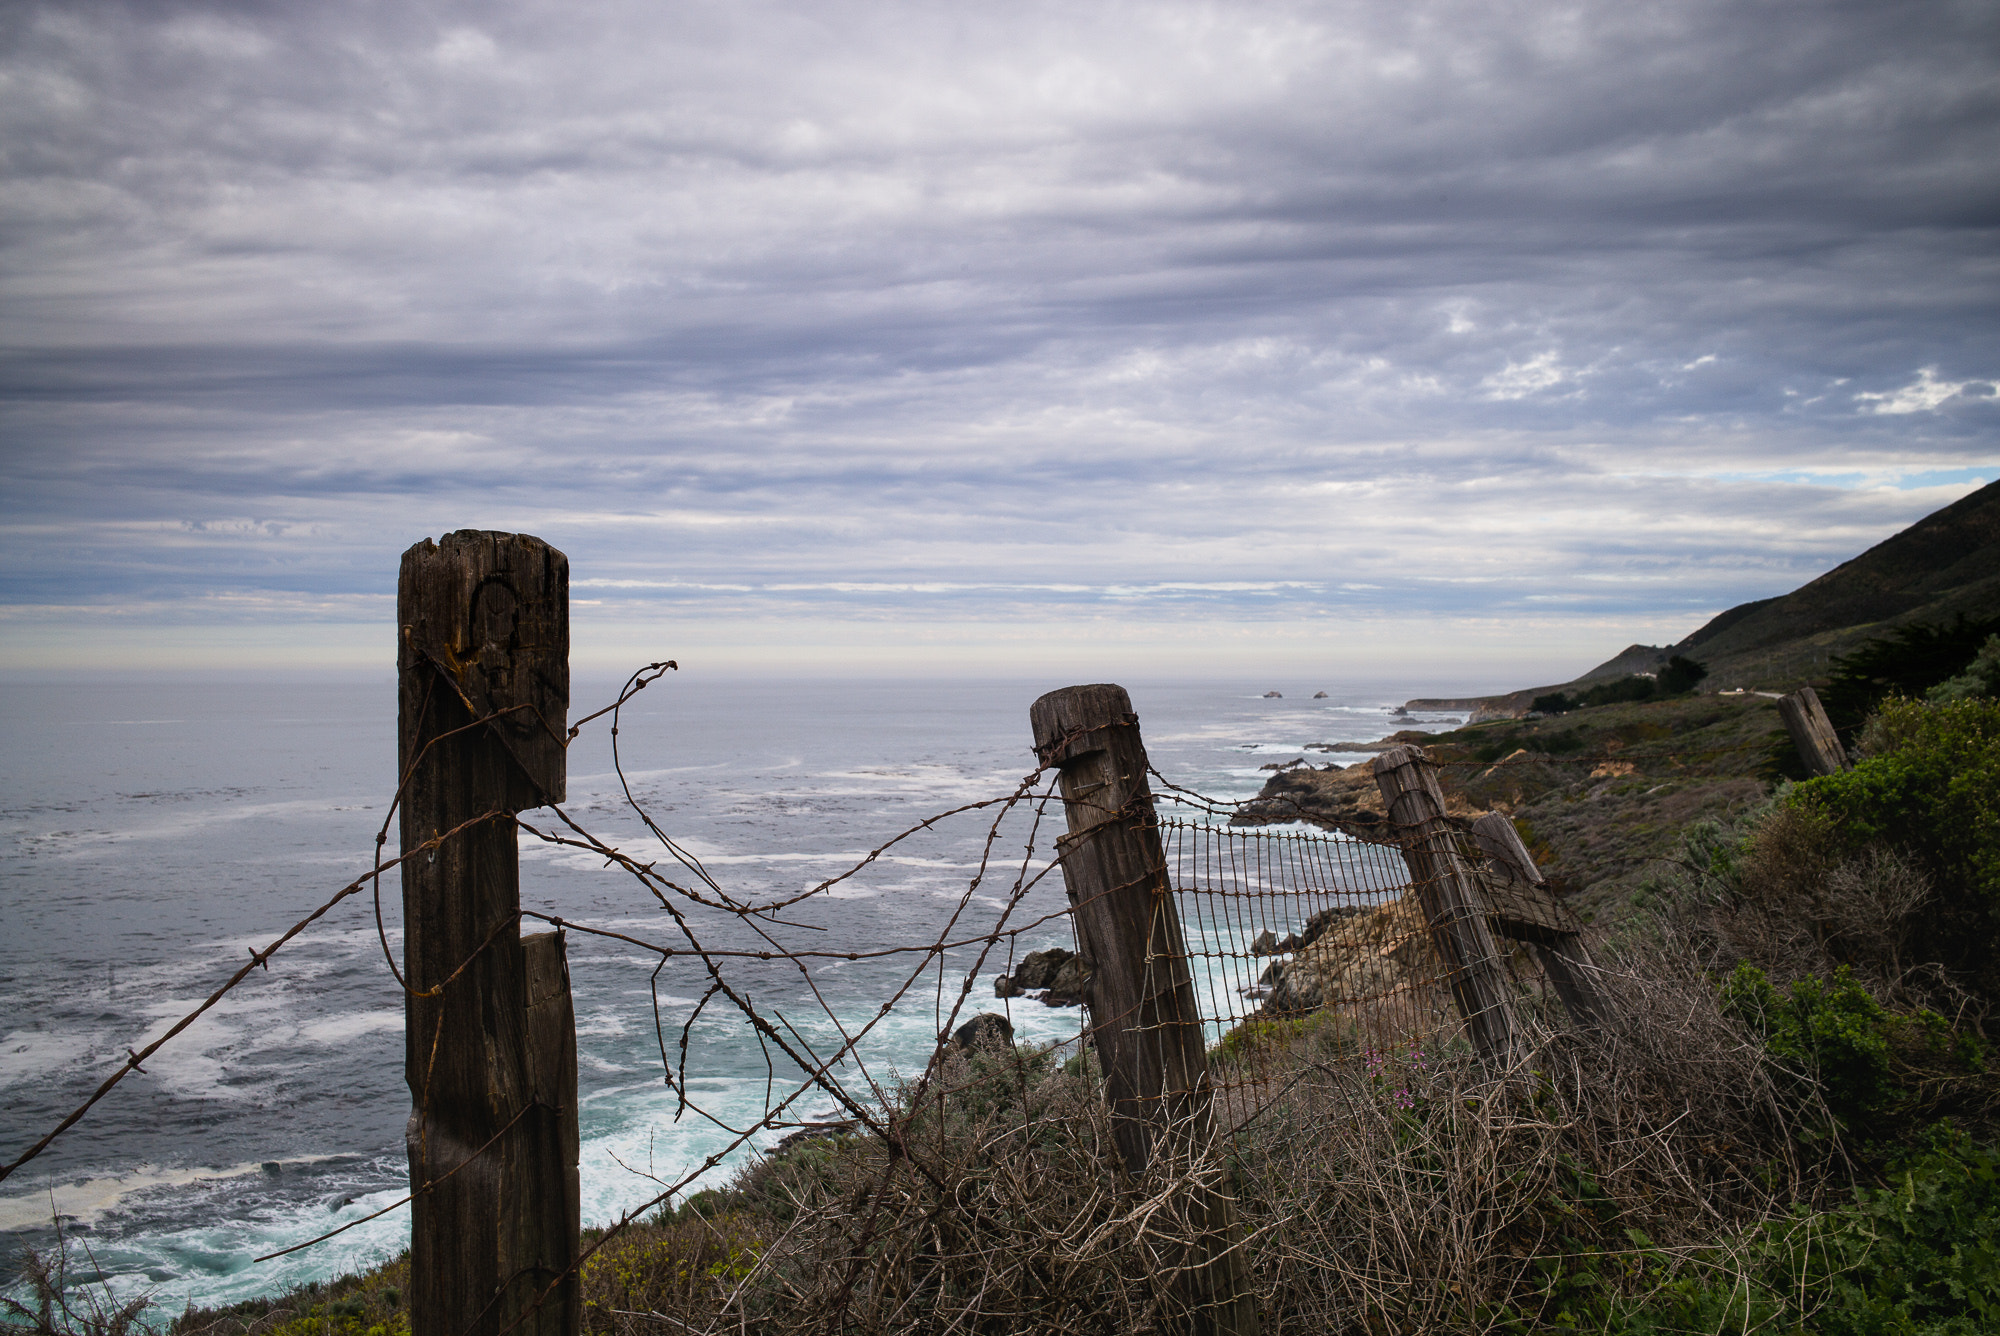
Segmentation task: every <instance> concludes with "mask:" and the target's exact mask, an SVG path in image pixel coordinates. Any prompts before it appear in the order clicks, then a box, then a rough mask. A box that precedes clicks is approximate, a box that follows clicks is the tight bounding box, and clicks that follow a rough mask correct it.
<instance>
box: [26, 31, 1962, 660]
mask: <svg viewBox="0 0 2000 1336" xmlns="http://www.w3.org/2000/svg"><path fill="white" fill-rule="evenodd" d="M1996 46H2000V24H1996V23H1995V22H1994V20H1993V11H1992V8H1991V4H1990V0H1968V2H1966V3H1956V4H1953V3H1924V2H1922V0H1917V2H1914V3H1898V4H1884V3H1881V2H1880V0H1869V2H1868V3H1850V4H1841V3H1685V2H1681V0H1665V2H1664V3H1657V4H1647V5H1635V4H1632V3H1630V0H1617V2H1616V3H1613V2H1611V0H1603V2H1602V3H1600V2H1599V0H1585V2H1584V3H1563V4H1557V3H1515V4H1508V3H1505V2H1504V0H1502V2H1500V3H1495V2H1494V0H1480V3H1429V2H1427V0H1355V2H1352V3H1335V4H1285V3H1242V4H1233V5H1231V4H1179V3H1126V4H1104V5H1076V4H1073V3H1065V4H1053V3H1052V4H999V5H967V4H964V3H951V4H943V3H940V4H928V5H926V4H899V3H890V2H887V0H873V2H872V3H866V4H841V3H837V2H832V3H830V2H829V0H814V3H810V4H807V3H798V4H755V3H726V4H724V3H716V4H672V3H665V4H663V3H634V4H625V5H621V4H615V3H612V4H560V5H559V4H554V3H539V4H523V3H508V2H507V0H501V2H500V3H483V4H477V5H472V4H468V5H464V6H452V5H423V4H409V3H394V4H391V3H382V4H368V5H363V4H339V3H332V4H325V5H301V4H297V3H271V4H256V3H242V4H214V5H198V4H174V3H165V2H162V0H147V2H146V3H135V4H131V5H111V4H90V3H75V2H74V0H72V2H71V3H65V4H61V5H51V6H37V5H34V4H31V3H18V2H17V3H14V4H10V5H8V6H5V7H4V8H0V155H4V163H5V168H4V180H0V247H4V249H0V433H4V440H0V470H3V471H4V476H0V507H4V510H0V523H3V524H4V529H0V639H3V640H4V643H0V666H13V667H17V668H19V667H26V668H40V669H44V670H46V669H48V668H51V667H62V668H68V667H76V666H89V665H93V664H95V665H104V664H112V663H120V664H128V665H132V666H141V667H145V666H200V665H203V664H209V663H213V664H221V665H239V666H257V665H276V664H283V663H315V664H328V663H343V664H354V663H380V664H385V665H386V664H387V663H388V662H389V661H390V658H391V656H392V655H393V644H392V629H391V628H392V624H393V606H394V587H395V572H396V566H397V558H398V554H399V553H400V552H401V551H402V549H403V548H405V547H406V546H408V545H409V544H410V543H412V542H414V541H416V540H417V539H419V538H422V537H425V536H435V535H438V534H441V533H443V532H446V531H448V530H451V529H455V528H461V527H476V528H499V529H516V530H524V531H527V532H532V533H536V534H539V535H541V536H542V537H544V538H547V539H548V540H549V541H551V542H553V543H554V544H556V545H557V546H558V547H561V548H562V549H563V550H565V551H566V552H567V553H568V554H569V557H570V561H571V572H572V580H573V590H574V594H575V597H576V600H577V604H576V607H575V613H574V616H575V629H576V638H577V649H578V656H579V660H580V661H582V662H585V663H592V664H602V665H606V666H608V665H611V664H613V663H618V662H623V661H625V660H627V659H637V660H643V659H644V658H649V657H655V656H656V655H673V656H676V657H678V658H681V659H682V660H683V661H693V662H699V663H703V664H708V665H712V666H717V667H726V668H741V667H757V666H764V667H774V668H782V669H785V670H787V671H793V670H797V671H814V670H832V669H838V670H842V671H846V670H852V669H856V668H860V669H870V670H895V671H950V672H975V671H984V670H994V671H1008V672H1014V671H1033V672H1038V673H1040V672H1048V673H1054V674H1057V675H1062V674H1065V673H1067V672H1070V671H1074V672H1076V673H1077V674H1080V675H1081V674H1086V673H1099V672H1103V673H1110V672H1124V673H1126V674H1127V675H1129V676H1139V675H1142V674H1152V675H1156V676H1157V675H1159V674H1161V673H1165V672H1185V673H1208V672H1229V673H1236V672H1249V673H1252V674H1253V675H1254V674H1257V673H1262V672H1265V671H1266V670H1268V671H1269V672H1270V673H1272V674H1276V673H1278V672H1280V670H1282V671H1283V672H1284V673H1285V674H1287V675H1292V676H1295V675H1297V674H1304V675H1306V676H1308V677H1314V679H1315V680H1318V678H1325V679H1326V681H1327V682H1329V683H1333V684H1335V685H1337V684H1338V682H1340V681H1343V680H1354V679H1364V678H1365V679H1386V678H1399V679H1402V678H1406V679H1408V680H1410V681H1411V682H1413V683H1416V682H1422V683H1424V684H1427V685H1442V684H1446V683H1458V684H1460V685H1461V686H1462V687H1464V688H1467V689H1470V688H1474V687H1491V688H1497V687H1505V686H1517V685H1522V684H1523V680H1517V679H1524V680H1550V679H1554V678H1561V677H1566V676H1568V675H1570V674H1572V673H1574V672H1576V671H1580V670H1581V669H1583V668H1585V667H1588V666H1589V665H1590V664H1592V663H1594V662H1596V661H1598V660H1600V659H1602V658H1605V657H1608V656H1609V655H1610V654H1611V653H1613V652H1615V651H1616V650H1618V649H1620V648H1622V647H1623V646H1624V645H1625V644H1627V643H1628V642H1630V641H1633V640H1646V641H1651V642H1664V641H1670V640H1673V639H1677V638H1679V637H1680V636H1682V635H1684V634H1686V633H1687V632H1688V631H1691V630H1692V629H1694V627H1695V626H1697V625H1699V624H1700V623H1701V622H1702V621H1703V620H1705V619H1706V618H1707V617H1708V616H1710V615H1712V614H1713V613H1715V612H1717V611H1719V610H1721V609H1722V608H1724V607H1727V606H1729V605H1731V604H1734V603H1737V602H1740V601H1743V600H1745V599H1750V598H1758V597H1764V596H1767V595H1771V594H1777V593H1782V592H1785V591H1787V590H1789V589H1791V588H1794V587H1796V586H1797V585H1798V584H1800V583H1803V582H1804V581H1805V580H1807V579H1809V578H1810V577H1812V576H1813V575H1816V574H1818V573H1819V572H1820V571H1822V570H1824V569H1826V568H1828V567H1829V566H1831V565H1833V564H1835V563H1837V562H1839V561H1841V560H1844V559H1846V558H1847V557H1850V556H1852V555H1854V554H1855V553H1857V552H1859V551H1860V550H1862V549H1863V548H1865V547H1867V546H1868V545H1870V544H1871V543H1874V542H1877V541H1879V540H1880V539H1882V538H1884V537H1886V536H1888V535H1889V534H1890V533H1893V532H1894V531H1895V530H1897V529H1899V528H1901V527H1903V526H1905V525H1907V524H1908V523H1910V522H1911V521H1913V520H1915V519H1917V518H1918V517H1920V516H1922V515H1924V514H1926V513H1928V512H1929V511H1932V510H1935V509H1936V508H1938V507H1939V506H1942V505H1945V504H1947V503H1948V502H1950V501H1952V500H1954V499H1956V498H1957V497H1959V496H1961V495H1963V494H1965V493H1966V492H1967V491H1969V490H1971V489H1972V488H1974V487H1975V486H1977V485H1978V484H1979V483H1980V482H1982V481H1987V480H1991V479H1992V478H1994V477H1995V476H1996V473H2000V468H1996V459H2000V399H1996V395H1995V388H1994V386H1995V379H1996V377H2000V291H1997V290H1996V289H2000V284H1997V283H1996V269H2000V246H1996V244H1995V243H1996V229H1997V228H2000V166H1996V165H2000V58H1996V57H2000V51H1996ZM1274 680H1275V679H1274ZM1287 680H1291V676H1288V677H1287Z"/></svg>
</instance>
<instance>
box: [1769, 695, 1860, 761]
mask: <svg viewBox="0 0 2000 1336" xmlns="http://www.w3.org/2000/svg"><path fill="white" fill-rule="evenodd" d="M1778 717H1779V718H1780V719H1782V720H1784V721H1785V731H1786V732H1787V733H1790V734H1791V735H1792V745H1793V746H1794V747H1797V748H1798V749H1799V759H1800V760H1802V761H1804V762H1805V763H1806V769H1808V770H1810V771H1812V772H1813V774H1814V775H1837V774H1839V773H1840V772H1841V771H1843V770H1845V769H1847V749H1846V748H1844V747H1842V746H1841V745H1840V735H1839V734H1838V733H1835V732H1834V731H1833V721H1832V720H1831V719H1828V718H1827V717H1826V707H1825V706H1823V705H1821V704H1820V703H1819V693H1818V692H1817V691H1814V690H1813V689H1812V688H1811V687H1800V688H1799V689H1798V690H1797V691H1794V692H1793V693H1792V694H1791V695H1789V696H1780V697H1779V698H1778Z"/></svg>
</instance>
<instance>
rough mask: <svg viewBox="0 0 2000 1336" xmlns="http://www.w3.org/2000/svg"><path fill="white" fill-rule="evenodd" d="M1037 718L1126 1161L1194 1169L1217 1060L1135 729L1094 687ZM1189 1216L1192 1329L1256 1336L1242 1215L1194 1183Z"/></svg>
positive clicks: (1100, 1052) (1115, 694)
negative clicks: (1059, 803) (1059, 801)
mask: <svg viewBox="0 0 2000 1336" xmlns="http://www.w3.org/2000/svg"><path fill="white" fill-rule="evenodd" d="M1028 718H1029V722H1030V724H1031V725H1032V726H1033V729H1034V738H1035V754H1036V755H1037V756H1038V757H1039V758H1040V760H1041V762H1042V764H1043V765H1050V766H1055V767H1057V769H1058V773H1059V782H1060V785H1061V788H1062V796H1063V810H1064V813H1065V816H1066V817H1067V823H1068V832H1067V833H1066V834H1064V835H1062V836H1060V837H1058V839H1057V841H1056V847H1057V854H1058V857H1059V858H1060V859H1061V861H1062V869H1063V883H1064V885H1065V887H1066V888H1067V889H1068V892H1069V901H1070V907H1071V912H1072V915H1073V917H1074V920H1075V924H1076V937H1077V948H1078V951H1079V953H1080V954H1081V955H1082V956H1083V962H1084V968H1085V970H1086V976H1085V979H1084V1001H1085V1003H1086V1004H1087V1005H1088V1007H1089V1009H1090V1039H1091V1044H1092V1047H1093V1048H1094V1049H1095V1051H1096V1053H1097V1060H1098V1065H1099V1067H1100V1068H1101V1069H1102V1070H1103V1073H1104V1095H1105V1100H1106V1102H1107V1103H1108V1104H1109V1105H1110V1107H1111V1111H1112V1129H1113V1135H1114V1136H1115V1137H1116V1139H1117V1144H1118V1150H1119V1153H1120V1154H1121V1156H1122V1157H1123V1158H1124V1161H1125V1165H1126V1168H1127V1169H1129V1170H1130V1171H1131V1172H1132V1174H1133V1175H1134V1176H1137V1175H1139V1174H1141V1173H1143V1172H1145V1170H1146V1168H1147V1167H1148V1165H1151V1164H1157V1163H1165V1164H1168V1165H1181V1164H1193V1163H1194V1161H1195V1160H1196V1159H1197V1158H1198V1157H1200V1156H1201V1155H1203V1154H1204V1153H1206V1152H1207V1151H1208V1150H1209V1149H1210V1147H1211V1141H1212V1138H1213V1136H1214V1129H1213V1122H1212V1118H1211V1110H1210V1103H1211V1099H1212V1090H1211V1087H1210V1083H1209V1075H1208V1056H1207V1050H1206V1048H1205V1046H1204V1044H1203V1035H1202V1021H1201V1012H1200V1009H1199V1007H1198V1006H1197V1005H1196V998H1195V989H1194V980H1193V977H1192V975H1191V974H1190V972H1189V969H1188V951H1187V943H1186V940H1185V939H1184V937H1183V936H1182V933H1181V924H1180V915H1179V912H1178V911H1177V910H1176V909H1175V907H1174V896H1173V887H1172V885H1171V884H1170V881H1169V879H1168V876H1167V860H1166V851H1165V849H1164V848H1163V847H1162V845H1161V842H1160V831H1159V818H1158V817H1157V815H1156V814H1155V813H1154V810H1153V792H1152V787H1151V785H1149V784H1148V783H1147V780H1146V771H1147V765H1146V748H1145V745H1144V743H1143V742H1142V741H1141V740H1140V737H1139V716H1138V715H1136V714H1134V713H1133V711H1132V701H1131V698H1130V697H1129V696H1127V695H1126V694H1125V689H1124V688H1123V687H1119V686H1112V685H1109V684H1099V685H1095V686H1075V687H1065V688H1064V689H1062V690H1061V691H1051V692H1050V693H1049V694H1047V695H1046V696H1043V697H1042V698H1041V699H1040V700H1037V701H1036V702H1035V703H1034V705H1033V706H1031V707H1030V709H1029V711H1028ZM1210 1182H1212V1180H1210ZM1185 1206H1186V1218H1187V1220H1188V1221H1189V1225H1190V1231H1189V1232H1190V1233H1191V1235H1193V1236H1194V1237H1193V1242H1192V1246H1191V1248H1190V1250H1189V1254H1188V1255H1187V1256H1186V1257H1184V1258H1182V1259H1180V1261H1179V1262H1178V1265H1177V1268H1176V1270H1175V1272H1174V1278H1173V1282H1172V1283H1173V1287H1174V1290H1175V1297H1176V1299H1177V1301H1178V1303H1179V1305H1180V1307H1181V1308H1182V1309H1183V1310H1184V1312H1185V1317H1186V1325H1185V1326H1184V1328H1183V1330H1186V1331H1188V1332H1190V1333H1196V1334H1198V1336H1211V1334H1213V1336H1252V1334H1253V1333H1255V1332H1256V1331H1257V1330H1258V1319H1257V1304H1256V1298H1255V1295H1254V1293H1253V1291H1252V1288H1251V1284H1250V1271H1249V1265H1248V1261H1247V1259H1246V1258H1245V1256H1244V1240H1243V1237H1242V1230H1241V1228H1240V1227H1239V1226H1238V1224H1237V1220H1236V1205H1235V1202H1234V1201H1233V1200H1232V1199H1231V1198H1230V1197H1229V1196H1228V1195H1227V1194H1225V1193H1223V1192H1222V1191H1220V1190H1219V1189H1217V1188H1215V1187H1213V1186H1211V1185H1209V1183H1208V1182H1203V1181H1200V1180H1196V1179H1191V1180H1190V1182H1189V1187H1188V1189H1187V1198H1186V1200H1185Z"/></svg>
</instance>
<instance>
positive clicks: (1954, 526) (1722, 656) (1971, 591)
mask: <svg viewBox="0 0 2000 1336" xmlns="http://www.w3.org/2000/svg"><path fill="white" fill-rule="evenodd" d="M1961 616H1963V617H1967V618H1973V619H1979V618H1987V617H1995V616H2000V482H1993V483H1988V484H1987V485H1986V486H1984V487H1982V488H1980V489H1979V490H1978V491H1976V492H1974V493H1972V495H1970V496H1966V497H1962V498H1960V499H1959V500H1957V501H1954V502H1952V503H1951V504H1950V505H1948V506H1946V507H1945V508H1944V509H1943V510H1940V511H1937V512H1935V513H1933V514H1930V515H1926V516H1925V517H1924V518H1923V519H1921V520H1918V521H1917V522H1916V523H1915V524H1912V525H1911V526H1910V527H1909V528H1907V529H1905V530H1903V531H1902V532H1901V533H1899V534H1897V535H1895V536H1894V537H1892V538H1887V539H1884V540H1883V541H1882V542H1880V543H1877V544H1876V545H1875V546H1874V547H1871V548H1869V549H1868V550H1867V551H1866V552H1863V553H1862V554H1861V555H1860V556H1858V557H1855V558H1854V559H1853V560H1852V561H1845V562H1842V563H1841V564H1840V565H1838V566H1836V567H1834V568H1833V569H1832V570H1830V571H1828V572H1827V573H1826V574H1825V575H1822V576H1820V577H1819V578H1818V579H1816V580H1813V581H1812V582H1811V583H1809V584H1806V585H1803V586H1801V587H1800V588H1798V589H1795V590H1793V591H1792V592H1791V593H1789V594H1785V595H1783V596H1781V597H1778V598H1765V599H1758V600H1756V601H1755V602H1751V603H1742V604H1738V605H1737V606H1736V607H1733V608H1731V609H1729V610H1728V611H1727V612H1724V613H1722V614H1720V615H1719V616H1717V617H1715V618H1713V619H1711V620H1710V621H1709V622H1708V624H1707V625H1706V626H1703V627H1702V628H1701V629H1700V630H1698V631H1696V632H1695V633H1694V634H1693V635H1690V636H1689V637H1688V638H1687V639H1685V640H1683V641H1681V642H1679V643H1678V644H1674V645H1628V646H1627V647H1626V648H1625V649H1624V650H1622V651H1620V652H1619V653H1618V654H1617V655H1615V656H1614V657H1612V658H1610V659H1607V660H1605V661H1604V662H1603V663H1600V664H1599V665H1597V667H1595V668H1593V669H1591V670H1590V671H1589V672H1587V673H1585V674H1584V675H1583V676H1581V677H1579V678H1576V679H1575V680H1574V681H1570V682H1561V683H1556V684H1552V685H1550V686H1542V687H1529V688H1527V689H1526V690H1524V691H1510V692H1507V693H1506V694H1504V695H1499V696H1464V697H1453V698H1450V699H1443V698H1438V699H1424V700H1413V701H1410V702H1409V704H1408V706H1407V708H1409V709H1412V710H1467V711H1470V717H1469V718H1468V719H1467V721H1466V722H1467V723H1473V724H1477V723H1481V722H1483V721H1485V720H1488V719H1505V718H1516V717H1518V716H1520V715H1523V714H1526V713H1527V711H1528V706H1529V703H1530V702H1532V701H1533V700H1534V699H1535V697H1537V696H1546V695H1550V694H1553V693H1555V692H1558V691H1571V690H1574V689H1576V688H1578V687H1583V686H1588V685H1591V684H1592V683H1596V682H1607V681H1611V680H1614V679H1616V678H1620V677H1625V676H1628V675H1630V674H1632V673H1657V672H1658V671H1659V670H1660V669H1661V668H1662V667H1663V666H1664V665H1665V664H1666V662H1667V660H1668V659H1670V658H1672V657H1673V656H1674V655H1676V654H1681V655H1685V656H1687V657H1688V658H1690V659H1695V660H1697V661H1699V662H1701V663H1704V664H1706V665H1707V666H1708V677H1707V679H1706V680H1704V681H1703V682H1702V684H1701V689H1702V690H1704V691H1728V690H1734V689H1738V688H1748V689H1751V690H1790V689H1792V688H1793V687H1796V686H1799V685H1801V684H1803V683H1805V682H1809V681H1811V680H1813V679H1815V678H1817V677H1820V676H1822V675H1823V674H1824V673H1825V672H1826V670H1827V668H1828V665H1829V664H1831V662H1832V661H1833V660H1834V659H1835V658H1837V657H1838V656H1840V655H1842V654H1845V653H1847V652H1848V651H1849V650H1852V649H1854V648H1856V647H1857V646H1859V645H1860V644H1862V643H1863V642H1864V641H1868V640H1873V639H1875V638H1876V637H1877V636H1881V635H1884V634H1886V633H1887V632H1889V631H1893V630H1895V629H1896V628H1897V627H1901V626H1913V625H1925V626H1928V625H1936V624H1939V623H1947V622H1951V621H1953V620H1954V619H1956V618H1958V617H1961Z"/></svg>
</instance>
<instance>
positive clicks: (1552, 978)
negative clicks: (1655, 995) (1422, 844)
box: [1472, 812, 1611, 1025]
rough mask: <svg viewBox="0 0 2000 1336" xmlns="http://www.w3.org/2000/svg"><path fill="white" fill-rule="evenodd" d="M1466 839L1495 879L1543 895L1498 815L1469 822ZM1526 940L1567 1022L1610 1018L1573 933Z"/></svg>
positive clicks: (1537, 873)
mask: <svg viewBox="0 0 2000 1336" xmlns="http://www.w3.org/2000/svg"><path fill="white" fill-rule="evenodd" d="M1472 839H1473V842H1474V843H1475V844H1477V845H1478V846H1479V848H1480V851H1481V852H1482V853H1484V854H1485V855H1486V856H1487V862H1488V865H1489V866H1491V867H1494V868H1496V869H1498V870H1499V875H1501V876H1504V877H1509V878H1512V879H1513V880H1515V881H1517V882H1520V883H1521V884H1523V885H1526V886H1530V887H1534V888H1536V889H1538V890H1544V891H1545V890H1546V887H1547V882H1546V880H1545V879H1544V878H1543V876H1542V873H1541V869H1540V868H1537V867H1536V866H1535V860H1534V857H1533V855H1531V854H1530V853H1529V852H1528V846H1527V845H1525V844H1523V843H1521V833H1520V832H1519V831H1517V830H1515V829H1514V823H1513V822H1512V821H1509V820H1508V819H1507V818H1506V817H1504V816H1502V815H1501V814H1500V813H1498V812H1488V813H1487V814H1486V815H1485V816H1482V817H1480V818H1479V819H1478V820H1477V821H1475V822H1473V823H1472ZM1564 917H1565V918H1566V917H1568V916H1567V915H1565V916H1564ZM1529 940H1530V941H1532V943H1533V945H1534V948H1535V958H1536V959H1538V960H1540V961H1541V962H1542V973H1544V974H1546V975H1548V976H1549V984H1550V986H1551V987H1553V988H1554V989H1555V990H1556V996H1557V997H1559V998H1561V999H1562V1004H1563V1007H1564V1009H1565V1010H1567V1011H1568V1012H1569V1014H1570V1018H1571V1019H1572V1020H1574V1021H1575V1022H1576V1023H1577V1024H1578V1025H1598V1024H1602V1023H1603V1022H1604V1021H1606V1020H1609V1019H1610V1018H1611V1001H1610V999H1609V998H1607V997H1606V996H1605V995H1604V990H1603V989H1601V988H1599V987H1598V986H1597V978H1596V974H1595V971H1596V968H1597V967H1596V965H1595V964H1594V963H1593V962H1592V961H1591V959H1590V952H1589V951H1587V950H1585V949H1584V945H1583V938H1582V937H1581V936H1580V935H1579V934H1577V933H1574V932H1558V931H1553V930H1547V929H1544V930H1543V931H1540V932H1538V933H1536V934H1535V936H1534V937H1532V938H1531V939H1529Z"/></svg>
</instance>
